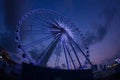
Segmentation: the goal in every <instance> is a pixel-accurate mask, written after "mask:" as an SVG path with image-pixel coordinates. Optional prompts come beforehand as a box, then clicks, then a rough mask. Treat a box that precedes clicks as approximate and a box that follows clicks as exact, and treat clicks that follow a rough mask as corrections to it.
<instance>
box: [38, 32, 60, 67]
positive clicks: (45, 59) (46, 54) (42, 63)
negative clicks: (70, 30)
mask: <svg viewBox="0 0 120 80" xmlns="http://www.w3.org/2000/svg"><path fill="white" fill-rule="evenodd" d="M60 37H61V34H60V35H59V36H57V37H56V38H55V40H53V41H52V42H51V43H50V45H49V46H48V47H47V49H46V50H45V51H44V52H43V56H42V57H41V59H40V60H39V62H38V63H39V64H40V66H46V64H47V62H48V60H49V58H50V56H51V54H52V52H53V51H54V49H55V47H56V45H57V43H58V42H59V40H60Z"/></svg>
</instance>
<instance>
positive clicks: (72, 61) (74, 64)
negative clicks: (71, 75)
mask: <svg viewBox="0 0 120 80" xmlns="http://www.w3.org/2000/svg"><path fill="white" fill-rule="evenodd" d="M65 48H66V50H67V52H68V55H69V56H70V59H71V61H72V64H73V66H74V69H76V66H75V63H74V60H73V58H72V56H71V54H70V51H69V50H68V47H67V45H66V44H65Z"/></svg>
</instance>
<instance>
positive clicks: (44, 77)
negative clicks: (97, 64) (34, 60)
mask: <svg viewBox="0 0 120 80" xmlns="http://www.w3.org/2000/svg"><path fill="white" fill-rule="evenodd" d="M9 67H11V66H9ZM9 69H10V68H9ZM9 69H8V70H4V69H3V68H0V80H120V72H119V71H118V72H117V73H114V74H112V75H110V76H107V77H102V75H100V76H99V78H97V79H93V73H92V70H59V69H51V68H42V67H35V66H33V65H32V64H23V65H22V68H21V70H17V69H15V70H11V72H10V71H9ZM106 74H107V73H106Z"/></svg>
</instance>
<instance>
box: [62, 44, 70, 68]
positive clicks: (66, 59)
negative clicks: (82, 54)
mask: <svg viewBox="0 0 120 80" xmlns="http://www.w3.org/2000/svg"><path fill="white" fill-rule="evenodd" d="M62 45H63V50H64V54H65V59H66V63H67V69H69V62H68V58H67V52H66V49H65V45H64V43H63V44H62Z"/></svg>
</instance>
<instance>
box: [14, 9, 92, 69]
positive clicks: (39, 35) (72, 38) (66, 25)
mask: <svg viewBox="0 0 120 80" xmlns="http://www.w3.org/2000/svg"><path fill="white" fill-rule="evenodd" d="M16 34H17V37H16V40H17V42H18V43H19V45H18V53H19V54H20V55H21V56H20V57H21V61H22V62H26V63H33V64H34V65H36V66H43V67H51V68H59V69H84V67H83V66H84V65H91V66H92V63H91V61H90V60H89V48H88V46H87V43H86V42H85V40H84V39H85V37H84V36H83V34H82V33H81V31H80V30H79V28H78V27H77V26H76V25H75V24H73V23H72V22H71V21H70V20H68V19H66V18H65V17H64V16H62V15H60V14H58V13H56V12H54V11H52V10H46V9H36V10H31V11H29V12H27V13H26V14H25V15H24V16H23V17H22V18H21V20H20V21H19V24H18V25H17V30H16Z"/></svg>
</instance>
